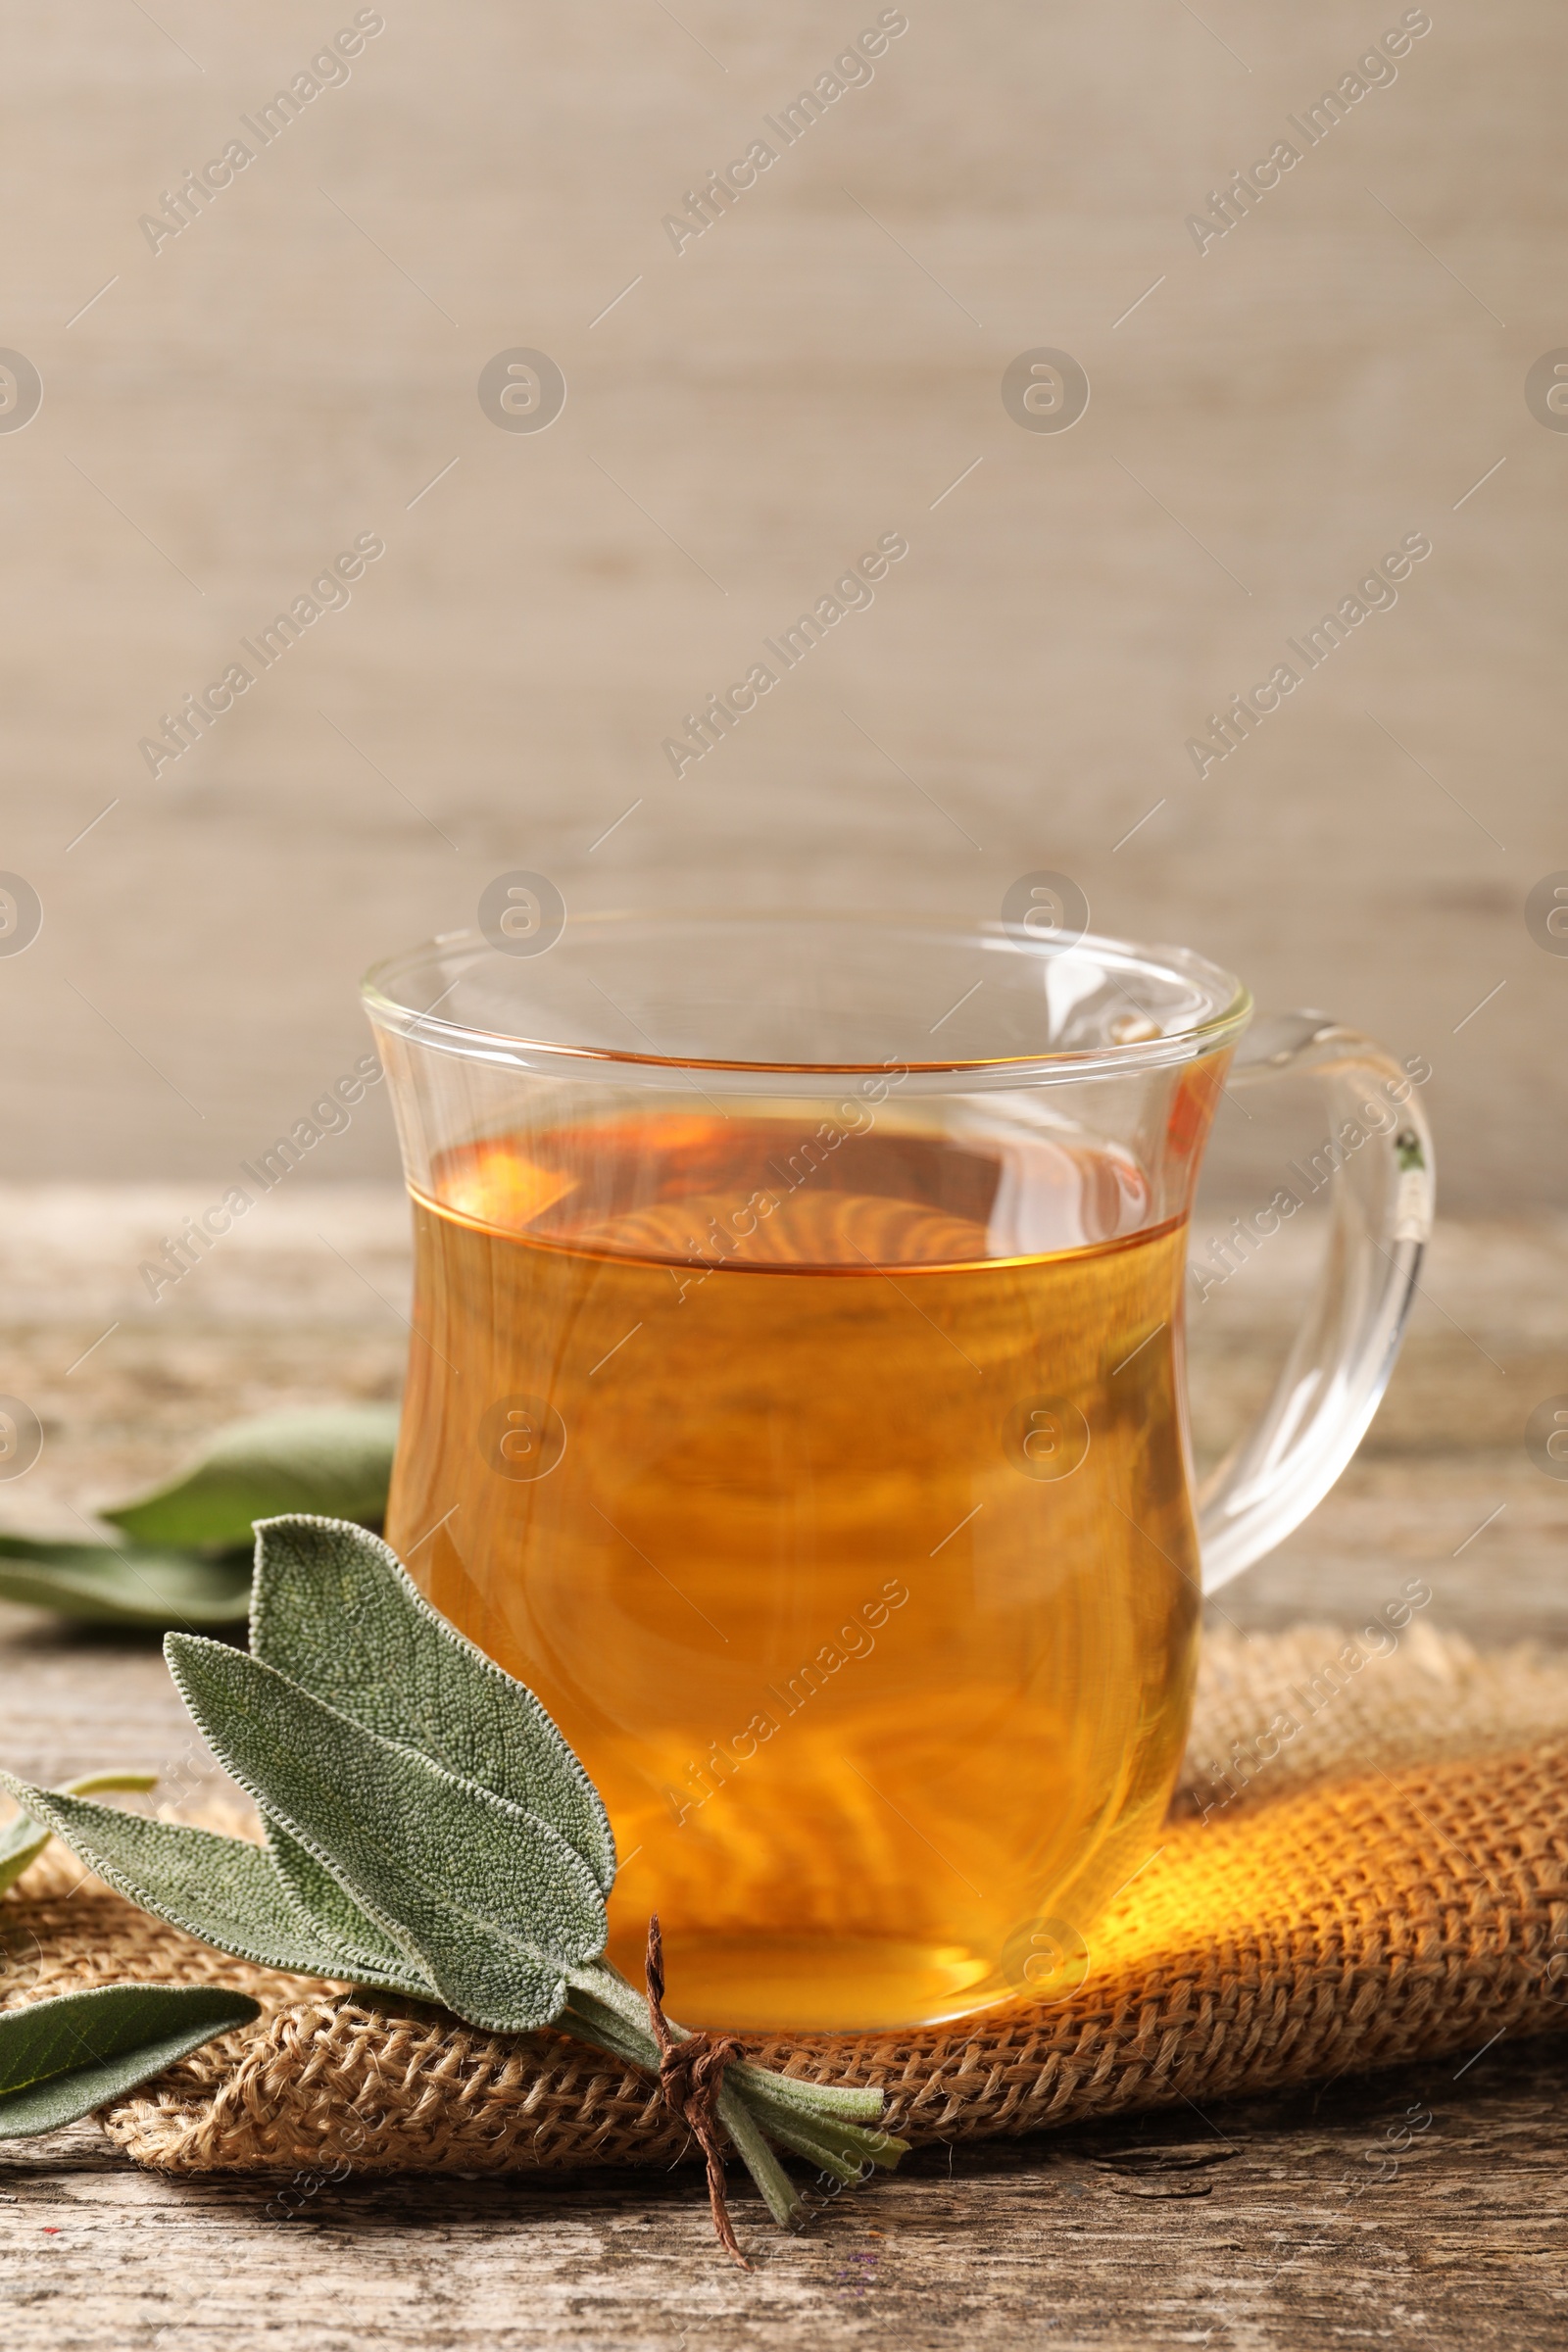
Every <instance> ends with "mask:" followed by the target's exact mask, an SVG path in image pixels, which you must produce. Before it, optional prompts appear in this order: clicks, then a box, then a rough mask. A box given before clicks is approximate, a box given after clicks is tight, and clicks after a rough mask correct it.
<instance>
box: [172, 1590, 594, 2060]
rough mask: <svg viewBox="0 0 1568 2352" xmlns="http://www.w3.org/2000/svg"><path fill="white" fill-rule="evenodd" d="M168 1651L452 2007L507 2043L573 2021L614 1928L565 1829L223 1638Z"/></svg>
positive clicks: (206, 1710)
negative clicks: (570, 1979)
mask: <svg viewBox="0 0 1568 2352" xmlns="http://www.w3.org/2000/svg"><path fill="white" fill-rule="evenodd" d="M164 1654H165V1656H166V1657H167V1658H168V1660H169V1666H170V1672H171V1673H172V1675H173V1678H174V1681H175V1684H176V1685H177V1687H178V1690H179V1693H180V1696H181V1697H182V1698H183V1699H184V1701H185V1704H186V1706H187V1707H188V1708H189V1709H190V1711H191V1714H192V1715H193V1716H194V1718H195V1720H196V1722H197V1724H198V1726H199V1727H200V1729H201V1731H202V1732H203V1733H204V1734H205V1735H206V1738H207V1741H208V1744H209V1745H210V1747H211V1748H212V1750H213V1752H214V1754H215V1755H216V1756H217V1757H218V1758H219V1760H220V1762H221V1764H223V1765H224V1766H225V1768H226V1769H227V1770H228V1772H229V1773H230V1774H231V1775H232V1776H233V1778H234V1779H235V1780H236V1781H238V1783H239V1785H240V1787H241V1788H242V1789H246V1790H247V1792H248V1793H249V1794H250V1795H251V1796H252V1797H254V1799H255V1800H256V1802H257V1804H258V1805H260V1806H261V1807H262V1808H263V1810H264V1811H265V1812H266V1813H267V1815H268V1816H269V1818H270V1819H272V1820H275V1821H277V1822H279V1823H280V1824H281V1825H282V1827H283V1828H284V1829H285V1830H286V1831H288V1832H289V1834H290V1835H291V1836H293V1837H295V1838H298V1839H299V1840H300V1842H301V1844H303V1845H304V1846H305V1847H306V1848H307V1850H308V1851H310V1852H311V1853H313V1854H315V1855H316V1857H317V1859H318V1860H319V1862H321V1863H322V1864H323V1865H324V1866H325V1867H326V1869H327V1870H328V1871H329V1873H330V1875H331V1876H332V1877H333V1878H334V1879H335V1880H336V1881H337V1882H338V1884H339V1885H340V1886H341V1887H344V1888H345V1889H346V1891H347V1892H348V1893H349V1894H350V1895H351V1896H352V1897H353V1899H354V1901H355V1902H356V1903H357V1904H358V1905H359V1906H360V1908H361V1909H362V1910H364V1911H366V1912H368V1914H369V1916H370V1917H371V1919H373V1920H374V1921H375V1922H376V1923H377V1925H378V1926H379V1927H381V1928H382V1929H383V1930H384V1931H385V1933H386V1934H387V1935H389V1936H392V1937H393V1938H394V1939H395V1941H396V1942H397V1943H398V1944H399V1946H400V1947H402V1948H403V1949H404V1950H407V1951H410V1952H412V1953H413V1954H415V1955H416V1956H417V1959H418V1960H419V1961H420V1962H422V1964H423V1966H424V1967H425V1968H426V1969H427V1970H428V1972H429V1975H430V1977H431V1978H432V1980H433V1981H434V1984H435V1986H436V1989H437V1991H438V1992H439V1994H440V1997H441V1999H442V2000H443V2001H444V2002H445V2003H446V2004H447V2006H448V2008H450V2009H455V2010H456V2011H457V2013H458V2015H459V2016H460V2017H465V2018H466V2019H467V2020H468V2022H469V2023H470V2024H471V2025H476V2026H483V2027H486V2028H488V2029H489V2030H490V2031H491V2032H494V2033H502V2034H508V2033H526V2032H528V2031H531V2030H532V2029H533V2028H535V2027H538V2026H545V2025H549V2024H550V2023H551V2021H552V2020H553V2019H554V2018H555V2017H557V2016H558V2015H559V2013H560V2011H561V2009H562V2007H563V2005H564V2001H565V1998H566V1971H567V1969H568V1968H571V1967H573V1966H578V1965H581V1964H582V1963H584V1962H586V1961H588V1960H591V1959H594V1958H596V1957H597V1956H598V1954H599V1953H600V1952H602V1951H603V1949H604V1946H605V1937H606V1934H607V1922H606V1918H605V1900H604V1894H603V1891H602V1890H601V1888H600V1887H599V1885H598V1882H597V1880H596V1879H595V1877H594V1875H593V1873H592V1871H591V1870H590V1869H589V1867H588V1865H587V1864H586V1863H585V1862H584V1861H583V1859H582V1857H581V1855H580V1854H579V1853H578V1852H577V1851H576V1849H575V1848H574V1847H573V1846H571V1845H569V1844H568V1843H567V1842H566V1840H565V1838H563V1837H562V1836H561V1835H560V1834H559V1832H557V1831H556V1830H553V1829H552V1828H551V1827H550V1825H549V1823H548V1822H546V1821H544V1820H542V1819H541V1818H540V1816H539V1815H538V1814H536V1813H532V1812H529V1811H528V1810H527V1809H526V1808H524V1807H523V1806H521V1805H515V1804H511V1803H509V1802H508V1801H507V1799H506V1798H504V1797H500V1796H496V1795H494V1794H492V1793H491V1791H490V1790H489V1789H480V1788H478V1787H476V1786H475V1785H474V1784H473V1783H472V1782H469V1781H464V1780H460V1779H458V1778H457V1777H456V1776H455V1775H454V1774H452V1773H450V1772H447V1771H445V1770H444V1769H443V1768H442V1767H441V1766H440V1765H439V1764H435V1763H432V1762H431V1761H430V1759H429V1758H428V1757H426V1756H423V1755H420V1754H419V1753H418V1751H417V1749H414V1748H412V1747H407V1746H403V1745H400V1744H398V1743H397V1742H395V1741H393V1740H382V1739H380V1738H378V1737H377V1735H376V1734H375V1733H373V1732H368V1731H367V1730H365V1728H364V1726H363V1725H361V1724H357V1723H355V1722H353V1721H352V1720H351V1719H350V1717H348V1716H346V1715H342V1714H340V1713H339V1712H338V1711H337V1709H336V1708H334V1707H329V1706H326V1705H324V1704H323V1703H322V1702H321V1700H319V1699H318V1698H313V1697H312V1696H311V1694H310V1693H309V1692H308V1691H302V1690H301V1689H300V1688H299V1686H298V1685H297V1684H295V1683H293V1682H291V1681H290V1680H289V1679H288V1677H287V1676H286V1675H283V1674H280V1673H278V1672H277V1671H276V1669H275V1668H273V1667H270V1666H267V1665H264V1664H263V1663H262V1662H261V1661H260V1660H259V1659H257V1658H253V1657H247V1656H245V1655H244V1653H243V1652H241V1651H238V1650H232V1649H229V1648H226V1647H225V1646H224V1644H223V1643H222V1642H209V1641H206V1640H204V1639H203V1638H202V1637H201V1636H200V1635H197V1634H171V1635H169V1636H168V1638H167V1640H166V1641H165V1643H164Z"/></svg>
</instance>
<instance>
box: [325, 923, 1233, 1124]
mask: <svg viewBox="0 0 1568 2352" xmlns="http://www.w3.org/2000/svg"><path fill="white" fill-rule="evenodd" d="M569 919H570V924H571V927H572V928H573V929H574V930H578V931H583V930H588V931H597V932H599V933H600V934H601V935H608V934H610V933H611V932H613V931H614V930H617V929H630V928H631V927H633V926H643V927H646V928H647V929H649V930H650V931H660V932H663V933H665V934H666V935H670V934H677V933H679V932H681V931H689V930H715V929H718V928H720V927H724V926H729V927H732V928H733V927H736V926H744V927H748V928H761V927H764V926H766V927H772V928H776V929H778V930H780V931H783V930H785V929H793V928H798V927H800V926H803V925H816V926H822V925H839V926H842V927H844V928H846V929H849V928H853V929H855V930H857V931H860V932H864V931H881V932H883V933H884V934H888V935H893V934H898V935H901V936H903V937H904V938H905V939H907V940H908V941H910V942H918V941H919V940H921V939H939V940H941V941H942V942H943V943H952V942H955V941H960V940H966V941H968V942H969V943H970V944H972V945H973V946H975V947H977V948H980V949H983V950H996V951H1011V952H1014V953H1017V954H1022V955H1031V954H1032V955H1033V956H1035V957H1036V959H1037V960H1040V961H1045V960H1046V959H1047V958H1049V957H1052V956H1060V955H1064V954H1070V953H1072V952H1073V951H1074V950H1077V949H1080V948H1083V949H1087V950H1088V951H1090V952H1091V953H1093V954H1096V955H1099V956H1102V958H1109V959H1112V960H1114V959H1118V958H1119V959H1125V960H1126V961H1128V962H1129V963H1133V962H1137V963H1144V964H1153V965H1157V966H1158V967H1160V968H1162V969H1163V970H1165V971H1167V972H1169V973H1170V974H1172V976H1174V977H1177V978H1185V979H1189V980H1191V981H1192V982H1194V983H1195V984H1197V985H1199V986H1201V987H1203V988H1204V989H1205V990H1206V991H1207V992H1208V994H1209V995H1210V996H1211V997H1212V998H1214V999H1215V1000H1217V1001H1218V1004H1219V1009H1217V1010H1216V1011H1213V1012H1209V1013H1206V1014H1204V1015H1203V1017H1202V1018H1201V1019H1199V1020H1196V1021H1192V1022H1189V1023H1187V1024H1185V1025H1181V1026H1178V1027H1175V1028H1171V1029H1164V1030H1161V1031H1160V1033H1159V1034H1158V1036H1156V1037H1153V1038H1133V1039H1128V1040H1126V1041H1111V1040H1107V1041H1106V1042H1104V1043H1103V1044H1097V1045H1094V1046H1089V1047H1078V1048H1070V1049H1060V1050H1057V1051H1055V1052H1050V1053H1044V1054H1040V1053H1035V1054H980V1055H966V1056H963V1057H960V1058H956V1059H935V1060H930V1061H921V1060H910V1061H899V1062H896V1063H894V1062H889V1061H782V1060H764V1061H750V1060H739V1059H731V1058H728V1057H724V1056H717V1055H713V1056H709V1055H698V1054H657V1053H649V1052H631V1051H628V1050H626V1049H625V1048H622V1047H618V1046H585V1045H567V1044H563V1043H561V1042H559V1041H557V1040H553V1039H551V1038H549V1037H547V1036H528V1035H524V1034H523V1033H522V1032H521V1030H520V1029H518V1030H503V1029H486V1028H481V1027H478V1026H476V1025H475V1024H473V1023H471V1022H466V1021H453V1020H449V1019H447V1018H446V1017H445V1016H444V1015H442V1014H440V1013H439V1012H438V1010H437V1006H438V1005H439V1004H440V1002H441V1000H440V999H439V998H438V999H436V1001H435V1003H434V1004H432V1005H429V1006H426V1007H420V1006H418V1005H413V1004H410V1003H407V1002H405V1001H404V1000H403V999H402V998H400V997H399V996H398V995H397V994H396V993H395V992H396V984H397V983H398V981H399V980H400V979H403V978H405V977H406V976H407V975H408V974H410V973H412V972H413V971H416V970H417V969H418V968H419V967H420V966H421V965H423V964H428V963H430V962H433V961H436V960H439V959H446V960H448V961H450V960H452V959H454V958H455V957H462V956H474V957H477V956H481V955H488V954H493V953H494V952H495V951H494V949H493V947H492V945H491V943H490V941H489V940H487V939H486V938H485V936H484V934H483V933H482V932H481V931H479V930H478V929H477V928H475V927H474V926H472V925H466V926H464V927H463V928H461V929H459V930H456V931H439V932H436V933H434V934H432V935H431V936H430V937H429V938H427V939H424V940H420V941H419V942H418V943H417V945H415V946H413V947H410V948H405V949H402V950H401V951H399V952H398V953H397V954H395V955H392V956H383V957H382V958H381V959H380V960H379V961H377V962H375V963H373V964H371V965H370V967H369V969H368V971H367V972H366V974H365V976H364V978H363V979H362V980H361V982H360V996H361V1000H362V1002H363V1003H364V1005H365V1006H366V1010H367V1012H368V1014H369V1016H370V1017H371V1019H372V1020H374V1021H379V1022H382V1023H384V1024H385V1025H386V1026H387V1027H388V1028H390V1029H393V1030H394V1031H396V1032H397V1033H398V1034H400V1035H401V1036H403V1037H405V1038H411V1039H415V1040H417V1042H418V1043H420V1044H423V1045H428V1046H432V1047H436V1048H438V1049H441V1050H444V1051H447V1052H449V1053H456V1054H462V1053H466V1052H472V1053H479V1054H484V1055H485V1056H486V1057H487V1058H494V1057H495V1056H496V1054H497V1053H498V1052H499V1053H500V1054H502V1055H503V1056H504V1057H511V1056H514V1055H515V1056H519V1057H520V1056H531V1055H533V1054H544V1055H547V1056H549V1066H551V1067H554V1068H564V1067H565V1066H566V1065H569V1064H571V1063H581V1064H584V1065H587V1066H588V1067H590V1068H594V1069H599V1070H603V1069H604V1068H605V1066H606V1065H610V1066H612V1067H624V1068H626V1069H629V1070H631V1069H646V1070H649V1071H651V1072H654V1071H669V1072H678V1071H683V1070H691V1071H696V1072H709V1071H711V1072H713V1073H721V1072H726V1071H733V1072H737V1073H756V1074H757V1075H758V1076H760V1077H763V1078H765V1077H769V1076H771V1077H778V1078H795V1077H802V1078H849V1077H864V1076H874V1075H879V1074H885V1073H886V1071H887V1070H888V1069H889V1068H890V1067H897V1068H899V1069H900V1070H903V1071H906V1072H907V1073H908V1074H909V1075H910V1076H914V1075H919V1076H922V1077H947V1076H952V1077H963V1076H966V1075H973V1076H974V1077H975V1078H977V1079H980V1080H985V1081H989V1082H990V1083H991V1084H996V1083H997V1082H998V1081H999V1080H1002V1081H1006V1080H1008V1079H1013V1078H1016V1079H1024V1078H1027V1077H1029V1076H1030V1075H1031V1074H1033V1073H1035V1072H1038V1073H1039V1074H1040V1075H1041V1076H1042V1077H1053V1076H1054V1077H1060V1076H1063V1075H1066V1074H1068V1073H1071V1074H1072V1075H1074V1076H1092V1075H1097V1074H1099V1073H1101V1072H1104V1074H1106V1075H1108V1074H1110V1073H1111V1072H1112V1071H1114V1072H1115V1073H1116V1074H1118V1075H1127V1074H1130V1073H1132V1072H1133V1071H1136V1070H1139V1069H1149V1068H1157V1067H1161V1066H1165V1065H1168V1064H1170V1063H1172V1062H1180V1061H1193V1060H1197V1059H1199V1058H1200V1057H1201V1055H1202V1054H1209V1053H1216V1052H1218V1051H1219V1050H1220V1048H1221V1047H1223V1046H1225V1045H1227V1044H1232V1043H1234V1042H1235V1040H1236V1039H1237V1038H1238V1037H1239V1036H1240V1035H1241V1033H1242V1031H1243V1030H1244V1029H1245V1028H1246V1026H1247V1023H1248V1022H1249V1020H1250V1018H1251V1016H1252V1012H1253V1009H1254V1007H1253V1000H1252V996H1251V992H1250V990H1249V989H1248V988H1247V986H1246V985H1245V983H1244V982H1243V981H1241V980H1239V979H1238V978H1237V977H1236V975H1235V974H1234V973H1233V972H1229V971H1227V970H1226V969H1225V968H1224V967H1223V965H1220V964H1216V963H1213V962H1210V960H1209V959H1208V958H1207V957H1206V956H1201V955H1199V954H1198V953H1197V951H1196V950H1195V949H1192V948H1183V947H1173V946H1165V945H1146V944H1143V943H1140V942H1137V941H1132V940H1124V939H1115V938H1113V937H1111V936H1110V935H1109V934H1108V933H1105V932H1097V931H1088V930H1086V931H1082V932H1067V933H1062V934H1060V935H1054V934H1052V933H1051V932H1049V931H1031V932H1029V933H1028V934H1027V935H1025V934H1024V933H1023V932H1022V931H1021V928H1020V927H1019V926H1015V925H1011V924H1008V923H1005V922H999V921H996V920H994V919H976V918H973V917H962V916H955V915H952V914H932V913H926V912H892V913H890V912H884V911H876V912H870V911H862V910H858V909H856V908H853V907H850V908H844V907H761V908H741V909H736V908H732V907H690V908H681V909H678V910H673V911H671V912H669V913H660V912H657V911H654V912H650V911H648V910H645V909H643V908H640V907H615V908H608V909H603V910H596V911H594V912H592V913H586V914H572V915H571V916H570V918H569ZM456 986H457V982H456V981H454V982H453V983H452V987H454V988H455V987H456ZM447 993H448V994H450V993H451V991H450V989H449V990H448V991H447Z"/></svg>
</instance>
